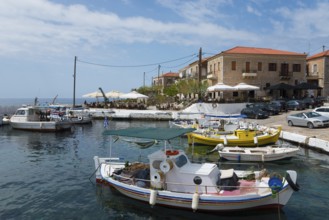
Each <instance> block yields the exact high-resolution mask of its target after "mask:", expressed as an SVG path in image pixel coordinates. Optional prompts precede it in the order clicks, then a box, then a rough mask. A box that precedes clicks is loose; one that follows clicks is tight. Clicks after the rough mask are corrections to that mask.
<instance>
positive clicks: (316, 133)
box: [246, 109, 329, 141]
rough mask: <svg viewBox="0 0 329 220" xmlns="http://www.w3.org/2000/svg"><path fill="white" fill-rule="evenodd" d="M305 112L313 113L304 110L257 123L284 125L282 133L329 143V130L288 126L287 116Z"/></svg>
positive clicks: (260, 120)
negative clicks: (314, 138)
mask: <svg viewBox="0 0 329 220" xmlns="http://www.w3.org/2000/svg"><path fill="white" fill-rule="evenodd" d="M305 111H312V110H311V109H310V110H304V111H289V112H287V113H282V114H280V115H275V116H271V117H269V118H267V119H259V120H257V123H258V124H260V125H266V126H272V125H282V131H286V132H290V133H295V134H300V135H304V136H306V137H316V138H318V139H322V140H325V141H329V135H328V134H329V128H314V129H309V128H306V127H296V126H292V127H290V126H288V123H287V120H286V117H287V115H290V114H294V113H298V112H305ZM246 120H247V121H254V119H246Z"/></svg>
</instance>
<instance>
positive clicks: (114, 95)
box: [105, 91, 123, 99]
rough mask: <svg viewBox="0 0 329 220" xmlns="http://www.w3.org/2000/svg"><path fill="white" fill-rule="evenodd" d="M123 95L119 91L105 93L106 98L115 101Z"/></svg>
mask: <svg viewBox="0 0 329 220" xmlns="http://www.w3.org/2000/svg"><path fill="white" fill-rule="evenodd" d="M121 95H123V93H122V92H119V91H110V92H107V93H105V96H106V97H107V98H113V99H118V98H120V96H121Z"/></svg>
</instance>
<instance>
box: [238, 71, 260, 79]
mask: <svg viewBox="0 0 329 220" xmlns="http://www.w3.org/2000/svg"><path fill="white" fill-rule="evenodd" d="M256 77H257V71H256V70H242V78H244V79H253V78H256Z"/></svg>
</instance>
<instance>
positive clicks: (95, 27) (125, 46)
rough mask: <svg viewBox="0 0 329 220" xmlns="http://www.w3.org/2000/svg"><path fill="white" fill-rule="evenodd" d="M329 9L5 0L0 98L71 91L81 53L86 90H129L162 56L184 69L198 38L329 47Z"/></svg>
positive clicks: (308, 2) (218, 47)
mask: <svg viewBox="0 0 329 220" xmlns="http://www.w3.org/2000/svg"><path fill="white" fill-rule="evenodd" d="M328 11H329V1H324V0H322V1H317V0H315V1H314V0H304V1H303V0H300V1H298V0H296V1H294V0H288V1H287V0H275V1H273V0H193V1H192V0H93V1H90V0H70V1H67V0H24V1H22V0H1V2H0V66H1V68H0V71H1V86H0V98H34V97H39V98H51V97H55V96H56V95H58V97H59V98H70V97H72V96H73V70H74V57H75V56H77V57H78V62H77V78H76V97H78V98H79V97H81V96H82V95H83V94H86V93H89V92H93V91H96V90H97V89H98V87H102V88H103V90H104V91H105V92H108V91H111V90H119V91H121V92H129V91H130V90H131V89H133V88H138V87H140V86H142V85H143V80H144V72H145V83H146V85H147V86H150V85H151V80H152V77H156V76H157V75H158V68H157V67H158V65H159V64H160V65H161V68H160V73H166V72H169V71H173V72H177V71H178V70H179V69H181V68H182V67H184V66H186V65H187V64H188V63H191V62H193V61H195V60H197V53H198V50H199V48H200V47H201V48H202V50H203V53H204V54H203V56H205V57H206V56H211V55H214V54H217V53H220V52H221V51H224V50H227V49H230V48H232V47H235V46H250V47H264V48H272V49H280V50H287V51H292V52H299V53H304V52H305V53H308V54H310V55H312V54H315V53H318V52H321V51H322V46H323V45H324V46H326V49H328V47H329V26H328V20H329V13H328ZM173 60H176V61H173ZM168 61H172V62H168ZM91 63H92V64H91ZM93 64H100V65H93Z"/></svg>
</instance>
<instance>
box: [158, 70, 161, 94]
mask: <svg viewBox="0 0 329 220" xmlns="http://www.w3.org/2000/svg"><path fill="white" fill-rule="evenodd" d="M160 67H161V66H160V64H159V66H158V83H157V84H158V94H160Z"/></svg>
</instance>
